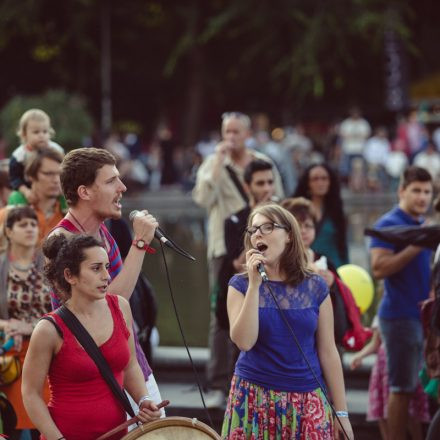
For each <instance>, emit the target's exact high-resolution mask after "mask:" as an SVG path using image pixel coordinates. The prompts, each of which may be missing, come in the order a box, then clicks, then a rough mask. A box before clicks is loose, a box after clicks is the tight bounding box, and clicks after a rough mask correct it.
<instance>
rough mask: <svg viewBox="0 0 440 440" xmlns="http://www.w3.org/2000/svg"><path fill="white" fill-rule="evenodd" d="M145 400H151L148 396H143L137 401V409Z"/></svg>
mask: <svg viewBox="0 0 440 440" xmlns="http://www.w3.org/2000/svg"><path fill="white" fill-rule="evenodd" d="M146 400H151V397H150V396H149V395H148V394H145V396H142V397H141V398H140V399H139V403H138V407H139V408H140V407H141V405H142V402H145V401H146Z"/></svg>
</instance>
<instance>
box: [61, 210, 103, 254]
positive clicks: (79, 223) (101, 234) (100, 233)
mask: <svg viewBox="0 0 440 440" xmlns="http://www.w3.org/2000/svg"><path fill="white" fill-rule="evenodd" d="M68 213H69V214H70V215H71V217H72V218H73V220H75V223H77V224H78V226H79V227H80V228H81V230H82V232H84V234H87V235H90V234H89V233H88V232H87V231H86V230H85V229H84V226H83V225H82V224H81V222H80V221H79V220H78V219H77V218H76V217H75V216H74V215H73V212H72V211H71V210H70V209H69V211H68ZM99 237H100V238H101V242H102V244H103V246H104V249H107V240H106V239H105V237H104V235H103V233H102V231H101V228H99Z"/></svg>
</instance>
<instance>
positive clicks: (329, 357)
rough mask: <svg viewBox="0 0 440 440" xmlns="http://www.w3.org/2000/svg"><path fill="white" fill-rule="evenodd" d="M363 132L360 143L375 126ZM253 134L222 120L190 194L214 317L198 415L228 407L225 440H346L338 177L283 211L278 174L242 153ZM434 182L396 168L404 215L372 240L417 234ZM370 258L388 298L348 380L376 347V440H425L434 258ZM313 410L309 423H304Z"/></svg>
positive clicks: (315, 184) (321, 170)
mask: <svg viewBox="0 0 440 440" xmlns="http://www.w3.org/2000/svg"><path fill="white" fill-rule="evenodd" d="M354 116H356V117H355V119H356V118H359V117H360V116H359V115H354ZM360 125H362V127H363V130H364V132H365V136H364V138H365V139H364V141H366V140H367V138H368V135H369V128H368V127H369V126H368V124H367V123H366V121H362V123H361V124H360ZM347 126H348V127H350V125H349V124H346V126H345V128H344V130H347V131H350V130H349V128H347ZM250 128H251V124H250V119H249V117H248V116H246V115H244V114H242V113H238V112H236V113H225V114H224V115H223V117H222V124H221V133H222V137H221V139H220V140H219V142H218V143H217V145H216V147H215V150H214V152H213V153H211V154H210V155H209V156H207V157H206V158H205V160H204V161H203V162H202V164H201V165H200V167H199V169H198V172H197V176H196V183H195V187H194V190H193V198H194V201H195V202H196V203H198V204H199V205H201V206H203V207H204V208H205V209H206V210H207V215H208V217H207V220H208V226H207V231H208V232H207V233H208V237H207V241H208V262H209V280H210V295H211V296H213V297H214V301H212V302H211V303H213V302H214V303H215V304H216V308H215V310H213V311H212V313H211V323H210V333H209V346H210V361H209V362H208V365H207V388H208V392H207V399H206V402H207V405H208V406H212V407H216V406H217V407H224V406H225V407H226V413H225V419H224V423H223V429H222V437H223V438H225V439H227V438H237V439H246V438H266V436H270V435H273V436H274V438H304V439H306V438H318V439H326V438H329V439H330V438H353V432H352V429H351V426H350V422H349V414H348V409H347V403H346V401H345V397H344V396H345V393H344V381H343V375H342V368H341V361H340V358H339V356H338V350H337V346H336V342H335V338H336V340H338V341H339V339H340V333H341V332H344V326H346V325H347V322H345V323H344V322H343V320H341V317H343V316H344V313H343V311H342V314H341V313H340V308H339V306H338V303H337V300H336V299H337V297H338V296H339V295H340V291H339V292H338V290H337V289H338V288H339V289H341V288H342V289H344V287H343V285H344V284H343V282H342V281H341V279H340V278H339V276H338V273H337V271H336V269H337V268H338V267H340V266H343V265H344V264H346V263H347V262H348V261H349V255H348V246H347V235H346V234H347V223H346V220H345V215H344V210H343V206H342V201H341V194H340V191H341V188H340V181H341V180H342V179H343V174H342V173H341V170H340V169H336V170H335V169H334V168H332V167H331V166H329V165H328V164H326V163H322V162H319V161H318V163H313V164H310V165H309V166H307V167H306V168H305V169H304V171H303V173H302V175H301V177H300V178H299V180H298V182H297V185H296V188H295V190H294V191H292V192H291V193H290V194H289V193H287V195H291V197H290V198H284V197H285V194H283V189H284V190H285V189H286V186H284V187H281V188H280V186H279V181H280V177H281V181H282V173H280V172H279V171H280V169H279V168H278V167H277V163H276V161H275V160H272V159H271V158H270V157H269V155H266V156H265V155H263V154H262V153H259V152H258V151H257V150H255V149H254V148H252V147H251V146H250V144H249V142H248V139H249V137H250ZM367 128H368V129H367ZM341 129H342V127H341ZM411 151H412V153H414V154H413V156H414V158H415V157H417V151H416V150H415V149H413V150H411ZM345 153H346V156H347V157H346V159H347V161H346V163H345V164H346V166H347V167H348V168H347V170H349V171H348V173H349V174H348V175H349V177H350V178H351V177H352V176H353V167H354V163H355V161H356V159H358V157H357V155H358V153H359V150H358V149H356V148H355V147H354V145H351V147H350V149H347V150H346V151H345ZM408 163H409V161H408V162H406V164H408ZM434 181H435V179H434V177H433V176H432V174H431V173H430V171H429V170H427V169H425V168H422V167H420V166H417V165H411V166H409V167H406V168H404V169H403V170H402V173H401V176H400V180H399V185H398V188H397V189H398V197H399V202H398V204H397V205H396V206H395V207H394V208H393V209H392V210H391V211H390V212H389V213H387V214H385V215H384V216H383V218H381V219H379V221H378V222H377V224H376V225H375V227H376V228H379V229H381V228H383V227H385V226H403V225H404V226H409V225H411V226H412V227H414V228H421V227H422V225H423V224H424V221H425V219H424V215H425V214H426V213H427V212H428V209H429V208H430V205H431V199H432V195H433V190H434ZM280 202H281V203H280ZM240 237H241V239H240ZM243 239H244V241H243ZM370 254H371V268H372V273H373V275H374V277H375V278H376V279H377V280H382V279H383V280H384V293H383V298H382V300H381V303H380V307H379V309H378V326H376V330H375V331H374V333H373V335H374V336H373V339H372V341H371V342H370V343H368V344H367V345H365V341H364V342H363V345H365V347H364V349H363V350H362V351H360V353H359V354H358V355H357V357H355V359H354V360H353V363H352V367H353V368H356V367H357V366H358V365H359V364H360V362H361V359H362V358H363V357H364V356H365V355H367V354H369V353H372V352H374V351H375V350H377V349H378V345H377V344H378V341H379V343H380V340H382V344H383V351H382V354H381V356H380V357H379V358H378V362H377V364H376V367H375V370H374V372H373V375H372V378H371V384H370V393H369V400H370V408H371V412H369V418H370V420H380V421H381V434H382V437H383V439H384V440H385V439H386V440H390V439H391V440H397V439H402V438H405V435H406V432H407V431H408V432H409V433H410V434H411V436H412V438H413V439H422V438H423V437H422V429H421V422H424V423H426V422H429V420H430V413H429V411H428V398H427V395H426V394H425V393H424V392H423V390H422V388H421V385H420V381H419V378H418V373H419V371H420V369H421V367H422V363H421V361H422V351H423V331H422V323H421V313H420V302H422V301H424V300H427V299H428V296H429V295H430V292H431V295H435V294H436V293H437V292H435V291H433V290H431V287H430V270H431V269H430V256H431V251H430V249H429V248H426V244H425V245H422V246H421V245H415V244H412V243H411V242H408V243H405V244H404V245H401V246H396V245H394V244H392V242H387V241H386V240H379V239H373V240H372V243H371V247H370ZM231 277H232V278H231ZM262 281H264V282H262ZM332 303H333V309H332ZM332 310H333V311H332ZM334 324H336V325H334ZM293 329H294V331H292V330H293ZM379 329H380V330H379ZM295 334H296V335H295ZM338 335H339V336H338ZM379 338H380V339H379ZM324 347H325V348H324ZM361 348H362V347H361ZM226 353H227V354H228V355H227V356H225V355H224V354H226ZM231 361H232V362H231ZM330 371H331V374H330ZM378 375H380V377H379V378H378V377H377V376H378ZM327 392H329V394H330V396H331V397H328V395H327ZM414 393H417V394H416V395H417V404H416V408H414V405H412V406H411V413H410V414H411V417H410V416H409V415H408V414H409V413H408V408H409V402H410V400H411V398H412V397H413V396H414ZM311 401H313V402H314V403H313V408H314V409H315V408H319V410H316V412H317V414H316V413H315V411H312V414H311V413H310V411H309V408H310V406H309V405H311V403H309V402H311ZM330 404H331V405H333V406H332V407H331V406H330ZM330 408H332V409H330ZM373 409H374V411H373ZM332 411H333V412H334V413H332ZM318 414H319V416H318ZM437 425H438V423H437V424H433V425H432V426H431V428H430V429H431V432H430V434H428V436H430V437H429V438H430V439H431V438H436V435H438V429H439V428H438V426H437ZM342 435H344V437H342Z"/></svg>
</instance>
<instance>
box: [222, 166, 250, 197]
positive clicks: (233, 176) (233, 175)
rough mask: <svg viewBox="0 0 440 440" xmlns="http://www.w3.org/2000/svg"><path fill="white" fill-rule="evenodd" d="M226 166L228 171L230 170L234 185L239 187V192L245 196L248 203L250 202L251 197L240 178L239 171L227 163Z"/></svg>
mask: <svg viewBox="0 0 440 440" xmlns="http://www.w3.org/2000/svg"><path fill="white" fill-rule="evenodd" d="M225 168H226V171H227V172H228V174H229V176H230V178H231V180H232V181H233V182H234V185H235V186H236V188H237V189H238V192H239V193H240V195H241V197H243V200H244V202H245V203H246V205H247V204H248V203H249V197H248V195H247V194H246V192H245V190H244V188H243V185H242V184H241V182H240V180H239V179H238V176H237V173H236V172H235V171H234V170H233V169H232V167H231V166H230V165H226V167H225Z"/></svg>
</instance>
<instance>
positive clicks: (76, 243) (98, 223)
mask: <svg viewBox="0 0 440 440" xmlns="http://www.w3.org/2000/svg"><path fill="white" fill-rule="evenodd" d="M53 133H54V130H53V128H52V127H51V123H50V118H49V116H48V115H47V114H46V113H44V112H43V111H41V110H38V109H33V110H29V111H27V112H26V113H25V114H24V115H23V116H22V118H21V119H20V122H19V130H18V134H19V136H20V139H21V141H22V144H21V145H20V146H19V147H18V148H17V149H16V150H15V151H14V152H13V154H12V156H11V159H10V161H9V170H2V172H3V173H4V174H6V175H7V176H8V179H4V187H3V189H4V190H5V193H6V194H5V199H6V206H4V207H3V208H2V209H1V213H0V214H1V215H0V222H1V228H2V231H3V234H2V253H1V254H0V264H1V269H0V270H1V275H0V282H1V283H2V286H3V287H2V290H1V304H0V313H1V320H0V326H1V330H2V334H3V351H6V350H8V352H7V355H8V356H12V357H13V358H14V359H16V360H17V361H18V362H19V363H20V365H21V366H22V367H23V374H22V375H20V374H19V370H20V368H19V369H18V373H17V374H16V375H15V377H9V378H8V383H5V384H4V385H2V386H1V387H0V389H1V391H2V392H4V393H5V395H6V397H7V398H8V400H9V401H10V403H11V404H12V406H13V408H14V410H15V413H16V415H17V423H16V426H15V430H14V431H13V432H12V433H9V434H10V436H11V438H13V439H21V440H25V439H30V438H37V437H38V436H39V435H40V438H45V439H48V440H52V439H66V438H67V439H69V440H71V439H78V440H80V439H81V440H83V439H90V440H92V439H96V438H97V437H98V436H99V435H102V434H104V433H105V432H107V431H109V430H110V429H112V428H114V427H115V425H117V424H119V423H123V422H124V421H125V420H126V412H127V402H128V405H129V406H128V408H130V411H131V412H132V414H134V413H135V412H137V413H138V418H139V420H140V421H141V422H147V421H151V420H154V419H157V418H159V417H162V416H164V410H163V409H160V408H159V407H158V406H157V405H158V404H159V403H161V401H162V399H161V396H160V392H159V389H158V386H157V384H156V381H155V378H154V375H153V374H152V370H151V368H150V366H149V365H148V361H147V359H146V357H145V353H144V351H143V350H142V349H141V347H140V344H139V341H138V336H137V332H136V331H135V324H134V322H133V318H132V314H131V311H130V306H129V303H128V300H129V299H130V297H131V295H132V292H133V291H134V289H135V286H136V283H137V281H138V277H139V274H140V271H141V267H142V263H143V260H144V257H145V254H147V253H149V252H150V253H151V252H152V248H151V247H150V246H149V244H150V242H151V240H152V239H153V237H154V231H155V229H156V228H157V226H158V223H157V221H156V219H155V218H154V217H153V216H152V215H151V214H149V213H148V212H147V211H142V212H141V213H140V215H138V216H136V218H135V219H133V225H132V227H133V234H134V240H133V241H132V242H131V239H130V244H129V250H128V252H126V255H125V259H124V261H123V260H122V258H121V254H120V251H119V247H118V244H117V242H116V240H115V238H114V237H113V236H112V235H111V233H110V232H109V230H108V229H107V227H106V226H105V224H104V222H105V221H106V220H109V219H111V220H113V221H121V220H120V219H121V202H120V201H121V198H122V195H123V193H124V192H125V191H126V189H127V188H126V186H125V185H124V184H123V183H122V181H121V179H120V174H119V171H118V169H117V168H116V159H115V157H114V156H113V155H112V154H111V153H110V152H108V151H107V150H105V149H96V148H79V149H76V150H73V151H71V152H70V153H68V154H67V155H66V156H64V150H63V149H62V148H61V147H60V146H59V145H58V144H56V143H54V142H52V141H51V136H52V135H53ZM115 230H116V228H115ZM117 238H118V237H116V239H117ZM43 254H44V255H43ZM43 274H44V276H43ZM60 310H64V312H65V313H70V315H71V316H73V317H74V318H75V319H76V320H77V322H79V323H80V325H82V327H83V329H85V330H84V331H85V332H86V333H87V334H88V335H89V337H90V338H91V340H92V341H93V344H96V346H97V347H99V351H100V352H101V353H102V355H103V358H102V359H103V360H104V362H106V363H107V364H108V366H109V369H110V371H111V373H110V374H111V375H112V377H113V381H114V383H116V384H117V385H116V387H119V388H120V391H119V395H118V394H117V393H116V394H113V393H112V391H111V388H110V387H109V386H108V384H107V383H106V379H105V377H104V376H103V375H101V372H100V371H101V370H100V369H99V368H98V364H95V358H94V357H93V356H92V355H89V352H87V351H85V350H83V349H82V348H81V346H79V345H78V341H79V340H80V338H79V337H78V335H77V333H76V332H75V331H74V330H72V328H71V327H69V325H68V322H66V321H65V318H64V316H65V315H60V314H59V313H58V312H59V311H60ZM43 317H44V318H46V319H45V320H41V318H43ZM31 335H32V337H31ZM115 354H117V356H115ZM122 388H123V389H125V390H126V391H127V393H128V396H129V399H130V401H129V400H127V401H126V402H125V404H124V402H123V401H121V398H120V396H121V395H122V396H125V394H124V393H123V392H122ZM49 389H50V392H49ZM122 400H123V399H122ZM98 410H100V412H99V411H98ZM91 415H93V417H92V419H93V420H92V419H91V418H90V417H91ZM125 432H126V430H125ZM122 435H124V431H122V434H120V435H119V434H118V435H117V436H116V437H115V436H113V437H112V438H120V437H121V436H122Z"/></svg>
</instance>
